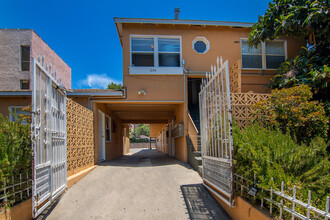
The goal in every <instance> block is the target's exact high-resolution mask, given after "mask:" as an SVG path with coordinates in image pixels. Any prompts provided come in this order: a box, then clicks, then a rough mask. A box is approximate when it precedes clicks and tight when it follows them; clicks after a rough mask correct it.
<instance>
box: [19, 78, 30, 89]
mask: <svg viewBox="0 0 330 220" xmlns="http://www.w3.org/2000/svg"><path fill="white" fill-rule="evenodd" d="M21 89H30V81H29V80H21Z"/></svg>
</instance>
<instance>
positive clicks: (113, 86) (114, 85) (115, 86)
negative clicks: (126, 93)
mask: <svg viewBox="0 0 330 220" xmlns="http://www.w3.org/2000/svg"><path fill="white" fill-rule="evenodd" d="M122 88H123V87H122V85H121V84H120V83H119V84H117V83H114V82H111V83H109V85H108V88H107V89H113V90H121V89H122Z"/></svg>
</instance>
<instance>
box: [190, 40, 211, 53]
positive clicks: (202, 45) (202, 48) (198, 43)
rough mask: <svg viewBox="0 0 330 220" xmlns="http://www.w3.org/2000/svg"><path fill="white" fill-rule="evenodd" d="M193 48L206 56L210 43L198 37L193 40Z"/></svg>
mask: <svg viewBox="0 0 330 220" xmlns="http://www.w3.org/2000/svg"><path fill="white" fill-rule="evenodd" d="M193 48H194V50H195V51H196V52H197V53H199V54H204V53H206V52H207V51H208V50H209V49H210V42H209V41H208V40H207V39H206V38H205V37H196V38H195V39H194V40H193Z"/></svg>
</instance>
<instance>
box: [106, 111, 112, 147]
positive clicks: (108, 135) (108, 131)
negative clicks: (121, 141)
mask: <svg viewBox="0 0 330 220" xmlns="http://www.w3.org/2000/svg"><path fill="white" fill-rule="evenodd" d="M105 136H106V137H105V140H106V141H109V142H111V118H110V117H109V116H106V117H105Z"/></svg>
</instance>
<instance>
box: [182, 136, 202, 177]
mask: <svg viewBox="0 0 330 220" xmlns="http://www.w3.org/2000/svg"><path fill="white" fill-rule="evenodd" d="M186 138H187V150H188V162H189V163H190V165H191V166H192V167H193V168H194V169H195V170H196V171H197V172H198V173H199V175H200V176H203V174H202V172H203V167H202V154H201V137H200V135H198V138H197V143H198V144H197V151H196V150H195V148H194V145H193V143H192V142H191V139H190V137H189V135H187V136H186Z"/></svg>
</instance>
